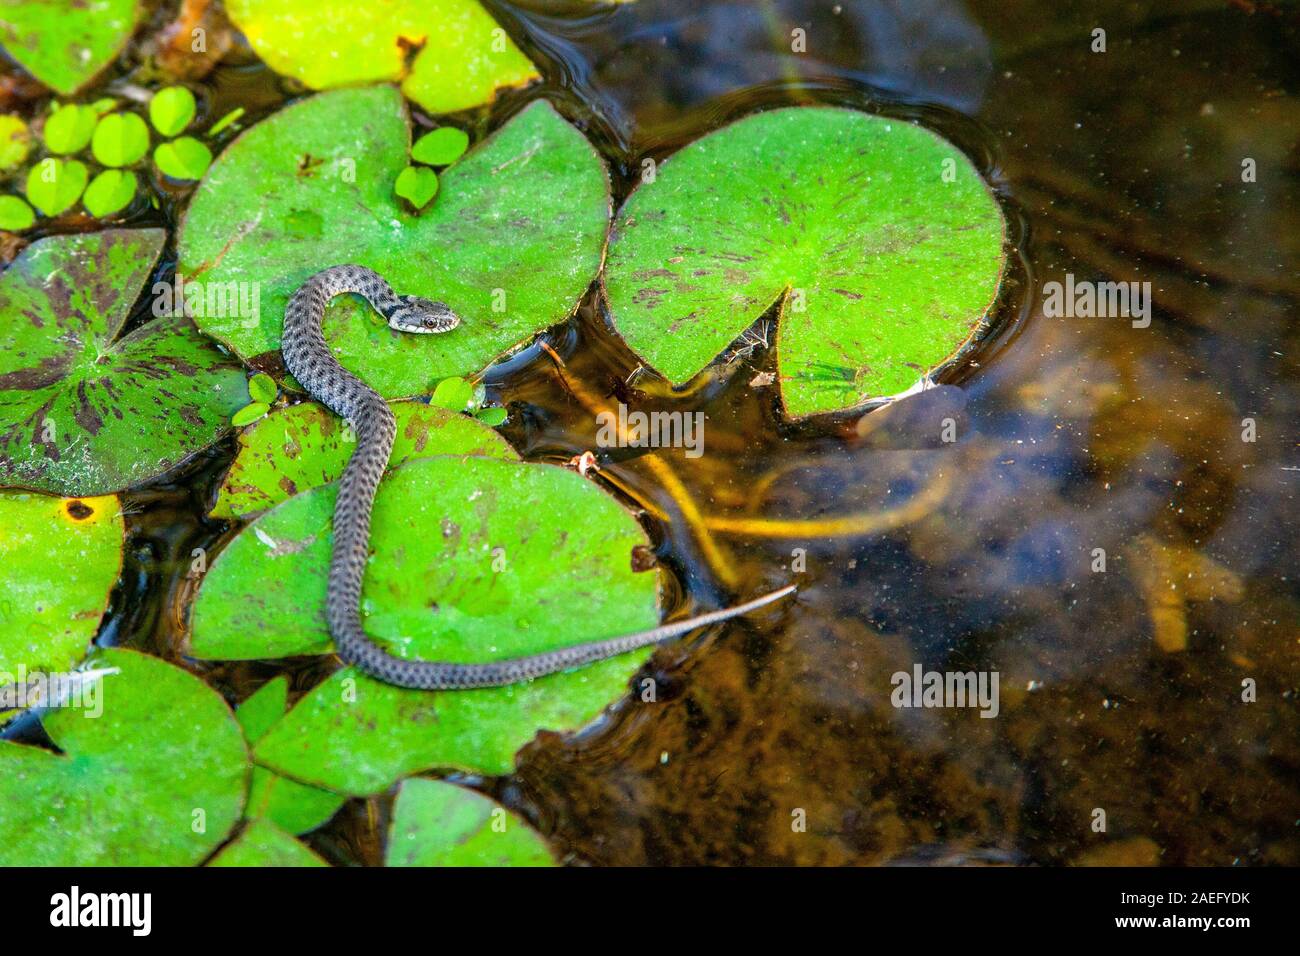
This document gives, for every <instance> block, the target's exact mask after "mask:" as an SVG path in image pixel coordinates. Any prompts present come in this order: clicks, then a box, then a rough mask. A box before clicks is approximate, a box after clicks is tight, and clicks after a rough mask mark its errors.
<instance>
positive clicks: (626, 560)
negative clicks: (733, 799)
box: [191, 457, 658, 793]
mask: <svg viewBox="0 0 1300 956" xmlns="http://www.w3.org/2000/svg"><path fill="white" fill-rule="evenodd" d="M336 487H337V486H336V485H329V486H327V487H324V488H315V489H312V490H311V491H308V492H305V493H303V494H300V495H297V496H295V497H294V498H291V499H290V500H289V501H286V502H285V503H284V504H282V505H280V506H279V507H278V508H276V509H275V510H273V511H270V512H268V513H267V514H265V515H263V516H262V517H261V518H259V519H257V520H256V521H255V522H253V524H251V525H250V526H249V527H247V528H245V529H244V531H242V532H241V533H240V534H239V535H238V536H237V537H236V538H235V539H234V540H233V541H232V542H231V543H230V544H229V545H228V546H227V547H226V549H225V550H224V551H223V552H222V553H221V554H220V555H219V556H218V557H217V559H216V560H215V561H214V562H213V564H212V566H211V568H210V569H209V571H208V574H207V576H206V578H205V579H204V581H203V584H202V586H201V588H200V590H199V596H198V599H197V600H196V602H195V606H194V611H193V615H192V627H193V637H192V644H191V650H192V653H194V654H195V655H196V656H199V657H209V658H274V657H281V656H289V655H297V654H312V653H316V654H319V653H325V652H326V651H327V650H328V649H329V646H330V642H329V633H328V630H327V627H326V623H325V593H326V568H327V566H328V564H329V554H330V533H329V524H330V516H331V514H332V512H333V507H334V497H335V493H336ZM645 545H646V537H645V533H644V532H643V531H642V530H641V528H640V526H639V525H638V524H637V523H636V521H635V520H634V519H633V518H632V516H631V515H630V514H628V512H626V511H625V510H624V509H623V508H622V506H620V505H619V504H618V503H617V502H615V501H614V500H613V499H611V498H609V497H607V496H606V495H604V494H603V493H602V492H601V491H600V490H599V489H598V488H596V487H595V486H594V485H592V484H591V483H590V482H587V481H584V480H583V479H582V478H579V477H578V476H577V475H576V474H574V473H573V472H570V471H566V470H564V469H562V468H556V467H553V466H550V465H529V464H521V463H513V462H503V461H496V460H493V459H489V458H473V457H469V458H453V457H440V458H430V459H427V460H424V461H416V462H411V463H410V464H407V465H404V466H403V467H401V468H399V469H397V470H396V471H394V472H393V473H392V474H391V475H389V476H388V477H387V478H386V479H385V481H384V482H383V484H382V485H381V486H380V489H379V496H378V500H377V501H376V503H375V509H374V521H373V527H372V533H371V548H372V549H373V552H374V554H373V557H372V559H371V561H370V563H369V566H368V574H367V581H366V586H365V590H364V596H363V605H364V611H365V616H366V628H367V631H368V633H370V634H372V635H374V636H375V638H376V639H377V640H380V641H382V642H384V643H386V644H387V645H388V646H389V647H391V648H393V650H394V653H397V654H400V655H402V656H405V657H412V658H422V659H430V660H452V661H488V660H493V659H500V658H504V657H514V656H518V655H521V654H529V653H537V652H540V651H544V650H550V649H553V648H556V647H562V646H565V645H569V644H574V643H577V642H579V641H585V640H593V639H597V638H600V637H607V636H611V635H614V634H622V633H628V632H631V631H637V630H641V629H644V628H647V627H653V626H654V625H655V624H656V623H657V620H658V613H657V610H656V598H657V592H658V587H657V584H658V582H657V576H656V575H655V574H653V573H638V572H635V571H634V570H633V567H632V565H633V562H632V551H633V549H634V548H637V547H645ZM648 656H649V651H648V650H646V649H642V650H639V651H634V652H632V653H630V654H625V655H622V656H620V657H616V658H612V659H610V660H605V661H600V662H597V663H594V664H591V665H589V666H587V667H583V668H580V669H578V670H576V671H572V672H569V673H564V674H555V675H551V676H549V677H545V678H541V679H539V680H536V681H533V682H532V683H529V684H518V685H514V686H511V687H499V688H484V689H479V690H466V691H451V692H446V693H430V692H426V691H409V690H402V689H400V688H397V687H392V686H389V685H387V684H382V683H380V682H378V681H375V680H371V679H370V678H367V677H364V676H363V675H360V674H359V673H358V672H357V671H355V670H354V669H352V668H345V669H343V670H341V671H339V672H337V673H336V674H334V675H333V676H332V677H330V678H329V679H328V680H326V681H325V682H324V683H322V684H320V685H319V686H317V687H316V688H314V689H313V690H312V691H311V692H310V693H309V694H307V696H305V697H304V698H303V699H302V700H301V701H299V702H298V704H297V705H296V706H295V707H294V708H293V709H292V710H291V711H289V713H288V714H287V715H286V716H285V718H284V719H283V720H281V721H280V722H279V723H278V724H276V725H275V726H274V727H273V728H271V730H270V732H269V733H268V734H267V735H266V736H265V737H263V738H262V740H261V741H260V742H259V743H258V745H257V748H256V754H257V760H258V763H260V764H263V765H265V766H268V767H271V768H273V769H275V770H276V771H278V772H280V773H282V774H284V775H286V776H290V777H293V778H294V779H297V780H301V781H304V782H307V783H312V784H315V785H317V786H321V787H326V788H328V789H330V790H337V791H340V792H343V793H375V792H378V791H380V790H383V789H384V788H386V787H388V786H389V785H391V784H392V783H393V782H394V781H395V780H397V779H399V778H400V777H402V776H404V775H407V774H410V773H413V772H416V771H419V770H424V769H427V768H429V767H438V766H456V767H463V768H466V769H475V770H478V771H481V772H483V773H505V772H507V771H509V769H510V768H511V766H512V761H513V756H514V753H515V751H517V750H518V749H519V747H520V746H522V745H523V744H524V743H525V742H527V741H528V740H529V739H530V738H532V737H533V735H534V734H536V732H537V731H538V730H539V729H541V728H551V729H554V730H571V729H575V728H578V727H581V726H584V725H585V724H587V723H588V722H590V721H591V720H592V719H593V718H594V717H596V716H597V715H598V714H599V713H600V712H601V710H602V709H603V708H604V707H605V706H606V705H607V704H608V703H609V702H610V701H611V700H613V699H615V698H617V697H618V696H620V695H621V694H622V693H624V692H625V690H626V688H627V681H628V678H629V676H630V675H631V674H632V672H633V671H634V670H635V669H636V668H637V667H639V666H640V665H641V663H642V662H643V661H644V660H645V659H646V657H648Z"/></svg>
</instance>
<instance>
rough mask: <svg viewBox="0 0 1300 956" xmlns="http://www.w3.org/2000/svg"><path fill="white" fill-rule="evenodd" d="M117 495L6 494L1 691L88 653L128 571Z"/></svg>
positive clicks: (0, 588) (0, 548)
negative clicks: (119, 579) (113, 593)
mask: <svg viewBox="0 0 1300 956" xmlns="http://www.w3.org/2000/svg"><path fill="white" fill-rule="evenodd" d="M122 537H123V527H122V513H121V511H120V510H119V507H118V500H117V498H115V497H113V496H111V495H110V496H106V497H103V498H50V497H47V496H45V495H27V494H0V567H2V568H4V574H3V576H0V687H3V686H5V685H6V684H10V683H13V682H14V681H16V680H26V679H27V678H26V677H20V670H21V671H25V672H26V673H27V674H31V673H32V672H41V673H43V674H55V673H63V672H65V671H67V670H68V669H69V668H70V667H71V666H72V665H73V664H75V663H76V662H77V661H79V660H81V659H82V658H83V657H84V656H85V655H86V650H87V649H88V648H89V646H90V641H91V639H92V638H93V637H94V636H95V632H96V631H98V630H99V620H100V618H101V617H103V615H104V609H105V608H107V607H108V596H109V593H110V592H111V591H112V589H113V584H114V583H115V582H116V581H117V576H118V573H119V572H120V571H121V569H122Z"/></svg>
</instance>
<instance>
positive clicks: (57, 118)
mask: <svg viewBox="0 0 1300 956" xmlns="http://www.w3.org/2000/svg"><path fill="white" fill-rule="evenodd" d="M97 122H99V114H97V113H96V112H95V111H94V110H93V109H91V108H90V107H88V106H82V105H80V104H78V103H64V104H63V105H62V106H59V107H57V108H56V109H55V110H54V112H53V113H51V114H50V115H49V116H48V117H46V119H45V129H44V131H43V133H42V136H43V138H44V139H45V146H46V148H47V149H48V150H49V151H50V152H51V153H55V154H57V155H59V156H70V155H71V154H73V153H79V152H81V151H82V150H83V149H85V148H86V147H87V146H89V145H90V138H91V137H92V136H94V135H95V124H96V123H97Z"/></svg>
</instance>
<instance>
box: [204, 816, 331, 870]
mask: <svg viewBox="0 0 1300 956" xmlns="http://www.w3.org/2000/svg"><path fill="white" fill-rule="evenodd" d="M208 866H241V867H257V868H259V869H262V868H266V867H284V866H294V867H297V866H329V864H328V863H326V862H325V861H324V860H322V859H321V858H320V857H319V856H317V855H316V854H315V853H313V852H312V851H311V850H309V849H307V847H305V846H303V845H302V844H301V843H299V842H298V841H297V840H295V839H294V838H293V837H292V836H290V835H289V834H287V833H285V832H284V831H283V830H281V829H280V828H279V827H277V826H276V825H275V824H274V823H271V822H270V821H269V820H253V821H251V822H250V823H249V824H248V826H246V827H244V832H243V833H241V834H239V836H238V837H236V838H235V839H234V840H233V841H232V842H231V843H230V845H229V846H227V847H224V848H223V849H222V850H221V852H220V853H218V854H217V855H216V856H215V857H213V858H212V862H211V863H209V864H208Z"/></svg>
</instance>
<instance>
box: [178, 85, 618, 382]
mask: <svg viewBox="0 0 1300 956" xmlns="http://www.w3.org/2000/svg"><path fill="white" fill-rule="evenodd" d="M409 137H410V130H409V128H408V124H407V117H406V110H405V107H404V105H403V104H402V99H401V96H400V94H399V93H398V92H397V90H396V89H394V88H393V87H391V86H379V87H366V88H361V89H350V90H339V91H336V92H333V93H322V94H320V95H318V96H315V97H312V98H310V99H307V100H303V101H301V102H298V103H295V104H294V105H292V106H290V107H288V108H286V109H284V110H281V111H280V112H279V113H277V114H275V115H274V116H272V117H271V118H269V119H267V120H265V121H263V122H261V123H259V124H257V125H256V126H254V127H252V128H251V129H249V130H247V131H245V132H244V133H243V134H241V135H240V137H239V138H238V139H237V140H235V142H234V143H232V144H231V145H230V147H229V148H227V149H226V151H225V152H224V153H222V155H221V156H220V158H218V159H217V161H216V162H215V163H214V164H213V165H212V168H211V170H210V171H209V172H208V175H207V177H206V178H205V179H204V181H203V182H202V183H201V184H200V186H199V189H198V191H197V192H196V194H195V196H194V199H193V201H192V203H191V204H190V208H189V211H188V213H187V214H186V218H185V222H184V224H183V227H182V232H181V238H180V243H179V251H180V263H181V265H180V269H181V272H182V273H183V274H184V275H185V277H186V278H187V279H191V278H192V279H197V280H201V281H205V282H213V283H216V282H221V283H225V282H232V281H233V282H245V283H256V284H257V285H255V286H250V288H258V289H260V309H259V319H258V321H250V320H249V318H248V317H242V316H226V317H219V316H209V317H205V318H198V319H196V321H197V322H198V323H199V324H200V327H201V328H203V330H204V331H205V332H207V333H208V334H210V335H212V336H213V337H215V338H217V339H218V340H220V341H221V342H223V343H225V344H226V345H228V346H229V347H230V348H231V349H233V350H234V351H235V352H236V353H237V354H239V355H240V356H242V357H244V358H245V359H247V360H249V361H250V362H251V363H252V364H255V365H260V364H264V363H266V362H267V361H269V362H271V364H274V363H275V362H278V360H279V355H278V350H279V347H280V331H281V327H282V325H283V316H284V307H285V304H286V302H287V301H288V298H289V296H290V295H292V293H293V292H294V290H296V289H297V288H298V286H300V285H301V284H302V283H303V281H304V280H305V279H307V278H308V277H309V276H311V275H313V274H314V273H316V272H318V271H319V270H321V269H323V268H325V267H326V266H329V265H333V264H338V263H346V262H355V263H358V264H360V265H364V266H369V267H370V268H372V269H375V270H376V271H378V272H379V273H380V274H381V275H384V276H386V277H387V278H388V280H389V281H390V282H391V283H392V284H393V287H394V288H395V289H396V290H397V291H399V292H403V293H407V294H413V295H423V296H426V297H428V298H431V299H436V300H439V301H442V302H446V303H447V304H448V305H449V306H451V307H452V308H453V309H454V310H456V312H457V313H458V314H459V315H460V316H461V317H462V318H463V319H464V320H465V321H464V322H462V323H461V325H460V326H459V327H458V328H456V329H455V330H453V331H451V332H449V333H447V334H446V335H408V334H404V333H401V332H394V331H393V330H392V329H390V328H389V327H388V324H387V323H386V322H384V321H383V319H382V318H381V317H380V316H378V315H376V314H375V313H374V312H373V310H371V309H370V307H369V306H368V305H366V304H365V303H364V302H363V301H362V300H360V299H358V298H356V297H350V296H347V297H340V298H339V299H336V300H335V301H334V303H333V304H332V305H331V306H330V308H329V311H328V312H327V314H326V317H325V334H326V339H327V340H328V341H329V342H330V344H331V346H332V348H333V349H334V351H335V354H336V355H337V356H338V358H339V361H340V362H342V363H343V365H344V366H346V367H348V368H349V369H352V370H354V371H357V372H358V373H359V374H361V375H362V377H363V378H365V379H366V381H367V382H369V383H370V384H371V385H372V386H373V387H374V388H375V389H377V390H378V391H379V392H381V393H382V394H384V395H385V396H387V397H390V398H401V397H407V396H414V395H421V394H427V393H428V391H429V390H430V388H431V387H432V384H433V383H434V382H437V381H438V380H440V379H443V378H447V377H448V376H452V375H468V374H472V373H474V372H477V371H479V370H480V369H482V368H484V367H485V366H487V365H488V364H489V363H490V362H491V361H492V360H493V359H495V358H496V357H497V356H499V355H501V354H502V353H504V352H506V351H508V350H509V349H511V348H512V347H514V346H516V345H518V344H520V343H521V342H522V341H525V340H526V339H527V337H528V336H530V335H532V334H534V333H536V332H538V331H540V330H541V329H544V328H546V327H547V326H549V325H552V324H554V323H556V322H558V321H562V320H563V319H565V318H566V317H567V316H568V315H569V314H570V313H571V312H572V310H573V309H574V308H575V306H576V305H577V302H578V300H579V298H581V296H582V294H583V293H584V292H585V291H586V289H587V287H588V285H589V284H590V282H591V280H592V278H593V277H594V276H595V274H596V272H597V270H598V269H599V268H600V261H601V255H602V250H603V248H604V241H605V231H606V228H607V226H608V221H609V181H608V178H607V176H606V172H605V167H604V164H603V163H602V162H601V160H600V158H599V157H598V156H597V155H596V153H595V151H594V150H593V149H592V147H591V144H590V143H588V142H587V141H586V139H584V138H583V136H582V135H581V134H580V133H579V132H578V131H577V130H575V129H574V128H573V127H572V126H570V125H569V124H568V123H566V122H564V120H563V119H561V118H560V116H559V114H557V113H556V112H555V110H554V109H553V108H552V107H551V106H550V105H549V104H548V103H546V102H537V103H534V104H532V105H531V106H529V107H528V108H527V109H525V110H524V111H523V112H521V113H519V114H518V115H516V116H515V117H514V118H513V119H511V120H510V121H509V122H508V123H506V125H505V126H503V127H502V128H501V129H500V130H498V131H497V132H496V133H495V134H493V135H492V136H490V137H488V138H487V139H486V140H485V141H483V142H481V143H479V144H478V145H477V146H476V147H475V148H474V149H473V150H472V151H470V152H469V153H468V154H466V156H465V157H464V158H463V159H461V160H460V161H459V162H458V163H456V165H455V166H452V167H451V168H450V169H448V170H447V172H446V173H445V174H443V176H442V177H441V181H442V188H441V191H440V194H439V196H438V200H437V201H436V202H435V203H433V204H432V205H431V206H430V207H428V208H427V209H426V210H425V211H424V212H423V213H422V214H421V215H419V216H416V215H414V214H411V213H409V212H407V211H406V210H405V209H404V208H403V207H402V202H401V200H400V199H399V198H398V196H397V195H396V194H395V193H394V191H393V186H394V183H395V181H396V179H397V176H398V174H399V173H400V172H401V171H402V170H403V169H405V168H406V164H407V148H408V144H409ZM267 183H275V184H276V186H275V187H274V188H273V189H268V188H267V187H266V184H267Z"/></svg>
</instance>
